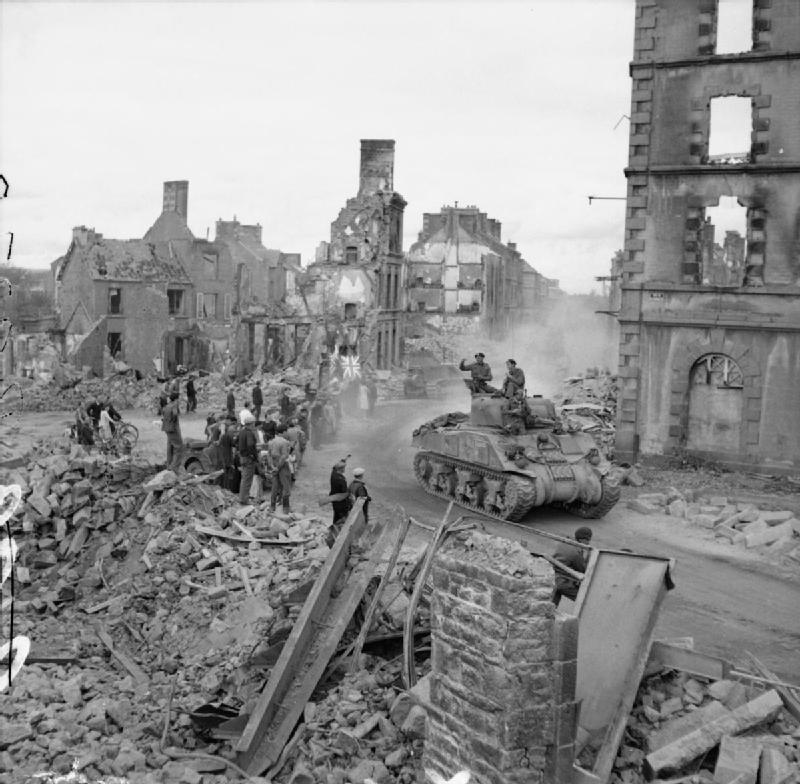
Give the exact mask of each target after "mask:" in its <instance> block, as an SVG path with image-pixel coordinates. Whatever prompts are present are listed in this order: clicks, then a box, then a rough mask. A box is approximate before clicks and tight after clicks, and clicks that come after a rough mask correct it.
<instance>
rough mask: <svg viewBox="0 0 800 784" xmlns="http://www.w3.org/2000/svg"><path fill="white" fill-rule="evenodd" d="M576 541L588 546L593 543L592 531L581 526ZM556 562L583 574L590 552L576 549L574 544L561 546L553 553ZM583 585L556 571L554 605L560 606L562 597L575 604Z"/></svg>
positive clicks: (576, 534)
mask: <svg viewBox="0 0 800 784" xmlns="http://www.w3.org/2000/svg"><path fill="white" fill-rule="evenodd" d="M575 541H577V542H578V543H579V544H584V545H588V544H589V543H590V542H591V541H592V529H591V528H589V527H588V526H585V525H584V526H581V527H580V528H579V529H578V530H577V531H575ZM553 558H555V559H556V561H559V562H560V563H562V564H564V566H568V567H569V568H570V569H572V570H573V571H574V572H580V573H581V574H583V573H584V572H585V571H586V563H587V561H588V559H589V550H587V549H585V548H583V547H576V546H575V545H572V544H566V543H564V544H560V545H559V546H558V547H557V548H556V551H555V552H554V553H553ZM580 587H581V584H580V582H579V581H578V580H576V579H575V578H574V577H571V576H570V575H568V574H566V573H564V572H562V571H560V570H559V569H556V590H555V593H554V594H553V603H554V604H556V605H558V602H559V601H560V600H561V597H562V596H566V597H567V599H572V601H573V602H574V601H575V599H576V598H577V597H578V590H579V588H580Z"/></svg>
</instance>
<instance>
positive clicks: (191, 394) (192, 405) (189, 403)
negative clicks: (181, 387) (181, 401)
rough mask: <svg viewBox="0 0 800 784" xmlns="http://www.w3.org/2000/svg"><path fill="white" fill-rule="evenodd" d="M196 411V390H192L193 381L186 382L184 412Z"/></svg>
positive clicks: (191, 379)
mask: <svg viewBox="0 0 800 784" xmlns="http://www.w3.org/2000/svg"><path fill="white" fill-rule="evenodd" d="M196 410H197V390H196V389H195V388H194V379H193V378H190V379H189V380H188V381H187V382H186V412H187V413H189V412H190V411H196Z"/></svg>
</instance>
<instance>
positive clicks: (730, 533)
mask: <svg viewBox="0 0 800 784" xmlns="http://www.w3.org/2000/svg"><path fill="white" fill-rule="evenodd" d="M628 507H629V508H630V509H633V510H634V511H636V512H639V513H640V514H645V515H652V514H665V515H669V516H671V517H674V518H677V519H678V520H680V521H682V522H684V521H685V522H686V523H688V524H689V525H693V526H698V527H701V528H706V529H708V530H709V531H711V532H712V533H713V535H714V537H715V539H717V540H718V541H721V542H723V543H727V544H730V545H732V546H734V547H737V548H740V549H743V550H751V551H753V552H759V553H761V554H762V555H764V556H765V557H766V558H767V559H769V560H771V561H773V562H775V563H783V564H786V565H789V566H792V567H793V568H795V569H796V568H797V566H798V564H800V518H798V514H800V510H798V511H794V510H791V509H760V508H759V507H758V506H757V505H756V504H755V503H752V502H750V501H737V500H736V499H734V498H728V497H726V496H712V497H710V498H704V497H702V496H698V497H697V498H696V499H695V498H694V497H693V495H692V494H690V493H681V492H680V491H679V490H677V489H675V488H670V489H669V490H668V491H666V492H663V493H641V494H639V495H638V496H637V497H636V498H633V499H631V500H630V501H628Z"/></svg>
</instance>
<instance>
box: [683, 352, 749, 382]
mask: <svg viewBox="0 0 800 784" xmlns="http://www.w3.org/2000/svg"><path fill="white" fill-rule="evenodd" d="M715 377H718V378H719V379H720V380H721V382H722V383H718V382H715V380H714V379H715ZM691 381H692V385H699V384H708V385H714V386H716V387H717V389H743V388H744V374H743V373H742V369H741V368H740V367H739V365H738V364H737V363H736V361H735V360H734V359H732V358H731V357H729V356H728V355H727V354H705V355H704V356H702V357H700V359H698V360H697V362H695V363H694V365H692V370H691Z"/></svg>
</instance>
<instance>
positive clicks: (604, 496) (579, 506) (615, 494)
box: [564, 479, 622, 520]
mask: <svg viewBox="0 0 800 784" xmlns="http://www.w3.org/2000/svg"><path fill="white" fill-rule="evenodd" d="M600 487H601V494H600V500H599V501H598V502H597V503H596V504H586V503H584V502H583V501H573V502H572V503H569V504H564V508H565V509H566V510H567V511H568V512H569V513H570V514H574V515H577V516H578V517H585V518H588V519H592V520H597V519H598V518H600V517H603V516H604V515H605V514H606V512H608V511H609V510H610V509H611V508H612V507H613V506H614V505H615V504H616V503H617V501H619V497H620V494H621V493H622V488H621V487H620V486H619V485H618V484H607V483H606V481H605V479H604V480H602V481H601V483H600Z"/></svg>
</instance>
